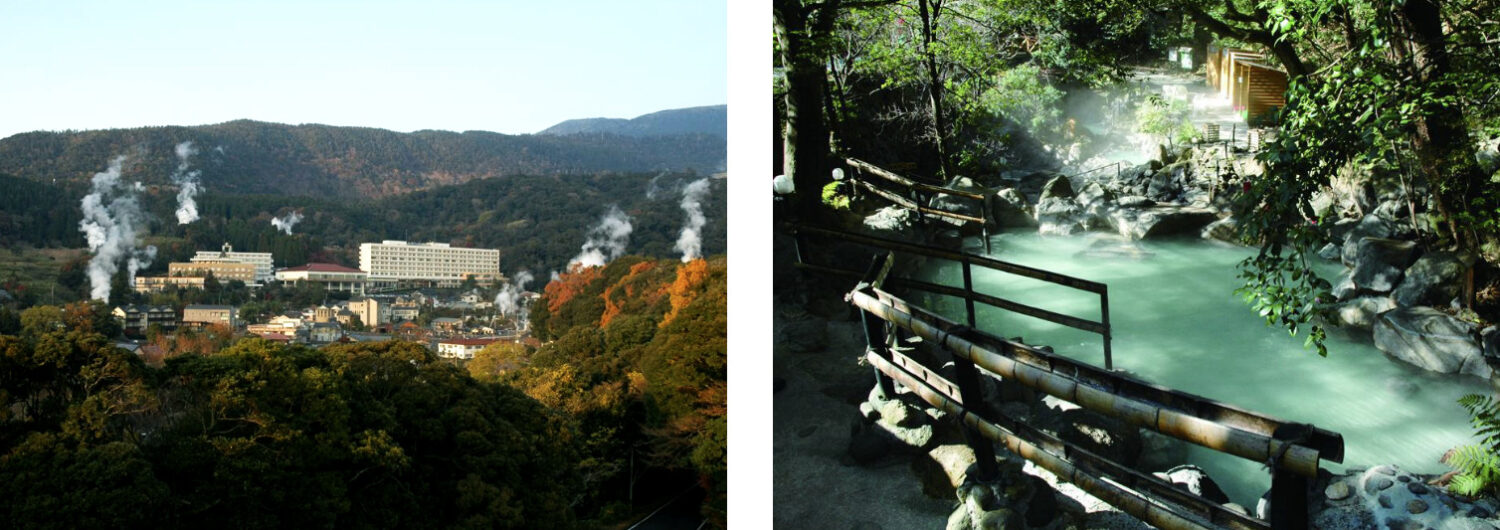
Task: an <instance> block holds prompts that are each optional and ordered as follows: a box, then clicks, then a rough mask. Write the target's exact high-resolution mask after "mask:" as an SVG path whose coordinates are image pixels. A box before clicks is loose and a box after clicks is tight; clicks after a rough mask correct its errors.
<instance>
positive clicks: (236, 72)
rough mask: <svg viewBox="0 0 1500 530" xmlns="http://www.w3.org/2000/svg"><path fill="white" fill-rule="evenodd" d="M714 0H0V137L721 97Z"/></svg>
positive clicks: (454, 116) (519, 127) (626, 113)
mask: <svg viewBox="0 0 1500 530" xmlns="http://www.w3.org/2000/svg"><path fill="white" fill-rule="evenodd" d="M726 25H727V20H726V2H723V1H715V0H638V1H595V0H569V1H565V2H547V1H512V0H490V1H478V0H476V1H425V2H424V1H346V2H315V1H290V2H280V1H274V2H233V1H228V2H226V1H202V2H186V1H183V2H165V1H135V2H130V1H76V2H75V1H66V0H53V1H40V0H32V1H27V0H0V138H3V137H5V136H9V135H11V134H15V133H18V132H24V131H31V130H63V129H100V128H114V127H140V126H148V125H200V124H208V123H219V122H224V121H229V120H234V119H240V118H248V119H254V120H262V121H272V122H281V123H324V124H330V125H352V126H364V127H379V128H385V129H393V130H397V131H412V130H418V129H446V130H460V131H461V130H488V131H497V132H503V133H512V134H516V133H532V132H536V131H538V130H541V129H543V128H545V127H547V126H550V125H552V124H554V123H556V122H558V121H562V120H565V119H570V118H587V117H610V118H631V117H635V116H638V115H640V114H645V113H648V112H654V111H657V110H663V109H669V108H680V107H691V106H699V105H716V104H723V103H726V102H727V100H728V94H727V89H726V76H727V71H728V67H727V63H728V59H727V51H726V50H727V47H726V37H725V28H726Z"/></svg>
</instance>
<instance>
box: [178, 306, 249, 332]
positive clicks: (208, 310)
mask: <svg viewBox="0 0 1500 530" xmlns="http://www.w3.org/2000/svg"><path fill="white" fill-rule="evenodd" d="M214 324H222V325H225V326H229V327H230V328H233V327H235V326H238V325H239V324H240V320H239V311H238V310H237V309H235V307H234V306H232V305H203V304H194V305H190V306H187V307H185V308H183V309H182V325H184V326H199V327H202V326H209V325H214Z"/></svg>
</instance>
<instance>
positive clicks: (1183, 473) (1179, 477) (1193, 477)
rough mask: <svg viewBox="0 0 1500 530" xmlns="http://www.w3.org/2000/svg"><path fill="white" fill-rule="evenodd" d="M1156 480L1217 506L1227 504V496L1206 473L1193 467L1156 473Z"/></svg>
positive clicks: (1175, 468)
mask: <svg viewBox="0 0 1500 530" xmlns="http://www.w3.org/2000/svg"><path fill="white" fill-rule="evenodd" d="M1156 476H1157V478H1160V479H1162V480H1165V481H1167V482H1171V483H1172V485H1173V486H1177V487H1179V488H1182V489H1183V490H1184V491H1187V492H1188V493H1191V494H1193V495H1197V496H1199V497H1203V498H1204V499H1207V500H1210V501H1214V502H1216V503H1219V504H1224V503H1226V502H1229V496H1228V495H1225V494H1224V490H1223V489H1221V488H1219V484H1218V483H1217V482H1214V479H1212V478H1209V476H1208V472H1207V471H1204V470H1203V468H1201V467H1198V466H1194V465H1181V466H1177V467H1174V468H1172V469H1168V470H1167V471H1166V472H1165V473H1156Z"/></svg>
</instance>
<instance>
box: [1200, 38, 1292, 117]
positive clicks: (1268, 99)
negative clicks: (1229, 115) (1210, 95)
mask: <svg viewBox="0 0 1500 530" xmlns="http://www.w3.org/2000/svg"><path fill="white" fill-rule="evenodd" d="M1205 70H1206V77H1207V80H1208V84H1209V85H1211V86H1213V87H1214V88H1215V89H1217V90H1218V91H1219V95H1220V96H1223V97H1225V98H1227V99H1228V100H1229V102H1230V104H1231V105H1233V106H1234V108H1235V110H1236V111H1238V112H1240V113H1241V116H1244V118H1245V120H1246V121H1257V120H1259V119H1262V118H1264V117H1265V116H1267V115H1269V114H1270V113H1271V112H1273V111H1275V110H1276V109H1279V108H1281V107H1283V106H1285V105H1286V88H1287V76H1286V72H1285V71H1283V70H1281V69H1280V68H1276V67H1274V66H1271V65H1269V64H1267V63H1266V62H1265V56H1264V55H1262V54H1259V53H1253V52H1249V51H1245V50H1241V49H1237V48H1210V49H1209V55H1208V62H1207V64H1206V65H1205Z"/></svg>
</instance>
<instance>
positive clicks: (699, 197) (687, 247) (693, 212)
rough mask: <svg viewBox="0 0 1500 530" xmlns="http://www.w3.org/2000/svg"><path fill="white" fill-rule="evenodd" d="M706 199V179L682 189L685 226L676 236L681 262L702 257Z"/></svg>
mask: <svg viewBox="0 0 1500 530" xmlns="http://www.w3.org/2000/svg"><path fill="white" fill-rule="evenodd" d="M706 197H708V179H707V178H701V179H698V180H696V181H693V183H692V184H688V185H687V186H686V187H684V188H682V211H683V212H684V213H686V214H687V226H684V227H682V234H681V235H679V236H677V250H680V251H682V262H683V263H687V262H689V261H693V260H695V259H698V258H700V257H702V256H703V236H702V232H703V224H704V223H706V222H707V221H708V220H707V219H705V218H704V217H703V199H704V198H706Z"/></svg>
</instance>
